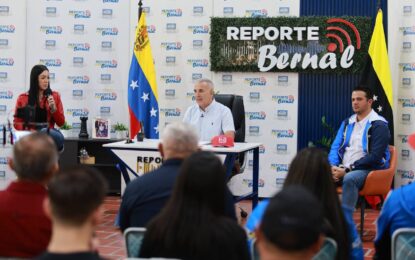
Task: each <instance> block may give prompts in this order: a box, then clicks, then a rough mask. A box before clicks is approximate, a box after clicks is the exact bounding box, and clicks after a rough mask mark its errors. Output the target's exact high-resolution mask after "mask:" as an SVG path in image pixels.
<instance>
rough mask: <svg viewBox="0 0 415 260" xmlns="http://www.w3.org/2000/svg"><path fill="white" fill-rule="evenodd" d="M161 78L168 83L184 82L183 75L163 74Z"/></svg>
mask: <svg viewBox="0 0 415 260" xmlns="http://www.w3.org/2000/svg"><path fill="white" fill-rule="evenodd" d="M160 78H161V80H163V81H164V82H165V83H166V84H179V83H181V82H182V77H181V76H180V75H175V76H174V75H173V76H164V75H163V76H161V77H160Z"/></svg>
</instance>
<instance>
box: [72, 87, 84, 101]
mask: <svg viewBox="0 0 415 260" xmlns="http://www.w3.org/2000/svg"><path fill="white" fill-rule="evenodd" d="M72 98H73V99H75V100H81V99H84V91H83V90H82V89H73V90H72Z"/></svg>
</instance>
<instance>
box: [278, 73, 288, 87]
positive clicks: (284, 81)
mask: <svg viewBox="0 0 415 260" xmlns="http://www.w3.org/2000/svg"><path fill="white" fill-rule="evenodd" d="M277 85H278V86H280V87H287V86H288V85H289V78H288V75H279V76H277Z"/></svg>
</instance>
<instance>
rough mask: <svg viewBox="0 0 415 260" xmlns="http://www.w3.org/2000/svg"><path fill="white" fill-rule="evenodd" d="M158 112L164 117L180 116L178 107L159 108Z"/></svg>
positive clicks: (180, 111)
mask: <svg viewBox="0 0 415 260" xmlns="http://www.w3.org/2000/svg"><path fill="white" fill-rule="evenodd" d="M160 114H161V115H162V116H164V117H166V118H169V117H173V118H176V117H180V115H181V114H182V110H181V109H180V108H162V109H160Z"/></svg>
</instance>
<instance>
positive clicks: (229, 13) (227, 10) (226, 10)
mask: <svg viewBox="0 0 415 260" xmlns="http://www.w3.org/2000/svg"><path fill="white" fill-rule="evenodd" d="M223 16H225V17H230V16H233V7H230V6H226V7H224V8H223Z"/></svg>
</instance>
